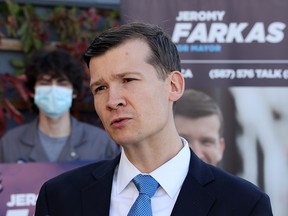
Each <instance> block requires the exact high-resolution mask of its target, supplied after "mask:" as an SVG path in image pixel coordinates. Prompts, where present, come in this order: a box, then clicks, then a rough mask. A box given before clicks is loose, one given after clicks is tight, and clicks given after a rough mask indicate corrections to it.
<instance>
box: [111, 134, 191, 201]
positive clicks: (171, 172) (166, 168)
mask: <svg viewBox="0 0 288 216" xmlns="http://www.w3.org/2000/svg"><path fill="white" fill-rule="evenodd" d="M181 140H182V143H183V148H182V149H181V150H180V151H179V152H178V154H177V155H176V156H175V157H173V158H172V159H170V160H169V161H167V162H166V163H165V164H163V165H162V166H160V167H159V168H157V169H156V170H154V171H153V172H151V173H150V175H151V176H152V177H153V178H154V179H155V180H156V181H157V182H158V183H159V184H160V186H161V187H162V188H163V189H164V190H165V192H166V193H167V194H168V195H169V196H170V197H171V198H173V197H174V196H176V194H177V192H178V191H179V190H180V188H181V186H182V184H183V182H184V180H185V178H186V176H187V173H188V169H189V162H190V150H189V145H188V142H187V141H186V140H185V139H184V138H182V137H181ZM140 173H141V172H140V171H139V170H138V169H137V168H136V167H135V166H134V165H133V164H132V163H131V162H130V161H129V160H128V158H127V157H126V155H125V152H124V150H123V149H122V153H121V159H120V163H119V167H118V174H117V180H116V182H117V183H116V191H117V193H121V192H122V191H123V190H124V189H125V187H126V186H127V185H128V184H129V183H130V182H131V180H132V179H133V178H134V177H135V176H136V175H138V174H140ZM175 176H177V178H175ZM171 179H173V181H171Z"/></svg>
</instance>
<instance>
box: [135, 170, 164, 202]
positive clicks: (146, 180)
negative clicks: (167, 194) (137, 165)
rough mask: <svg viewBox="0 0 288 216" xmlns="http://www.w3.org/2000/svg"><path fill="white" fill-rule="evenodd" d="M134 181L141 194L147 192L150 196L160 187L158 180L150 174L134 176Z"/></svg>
mask: <svg viewBox="0 0 288 216" xmlns="http://www.w3.org/2000/svg"><path fill="white" fill-rule="evenodd" d="M133 182H134V184H135V186H136V187H137V189H138V191H139V193H140V194H146V195H148V196H149V197H150V198H151V197H152V196H153V195H154V194H155V192H156V190H157V188H158V187H159V184H158V182H157V181H156V180H155V179H154V178H153V177H152V176H150V175H141V174H139V175H137V176H136V177H134V179H133Z"/></svg>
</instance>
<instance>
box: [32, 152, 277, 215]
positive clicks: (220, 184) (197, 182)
mask: <svg viewBox="0 0 288 216" xmlns="http://www.w3.org/2000/svg"><path fill="white" fill-rule="evenodd" d="M119 160H120V156H118V157H117V158H116V159H114V160H110V161H101V162H98V163H95V164H90V165H87V166H84V167H81V168H78V169H76V170H72V171H70V172H67V173H64V174H62V175H60V176H58V177H55V178H53V179H51V180H49V181H48V182H46V183H45V184H44V185H43V186H42V188H41V190H40V194H39V196H38V200H37V204H36V212H35V216H48V215H49V216H68V215H69V216H108V215H109V206H110V194H111V189H112V179H113V174H114V169H115V167H116V166H117V164H118V163H119ZM171 215H173V216H186V215H187V216H188V215H189V216H192V215H193V216H204V215H205V216H208V215H209V216H248V215H249V216H252V215H253V216H271V215H273V214H272V210H271V205H270V200H269V197H268V196H267V195H266V194H265V193H263V192H262V191H261V190H259V189H258V188H257V187H256V186H254V185H253V184H251V183H249V182H248V181H245V180H243V179H240V178H238V177H236V176H232V175H230V174H228V173H226V172H224V171H222V170H221V169H219V168H216V167H214V166H211V165H208V164H206V163H204V162H202V161H201V160H200V159H199V158H198V157H197V156H196V155H195V154H194V153H193V152H192V151H191V159H190V167H189V172H188V174H187V177H186V179H185V181H184V183H183V186H182V188H181V191H180V193H179V196H178V199H177V201H176V204H175V206H174V208H173V211H172V214H171ZM119 216H120V215H119Z"/></svg>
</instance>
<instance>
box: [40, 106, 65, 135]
mask: <svg viewBox="0 0 288 216" xmlns="http://www.w3.org/2000/svg"><path fill="white" fill-rule="evenodd" d="M38 128H39V130H41V131H42V132H43V133H44V134H46V135H47V136H49V137H65V136H69V135H70V133H71V119H70V113H69V111H67V112H65V113H64V114H63V115H62V116H61V117H59V118H57V119H51V118H48V117H47V116H45V115H44V114H43V113H39V125H38Z"/></svg>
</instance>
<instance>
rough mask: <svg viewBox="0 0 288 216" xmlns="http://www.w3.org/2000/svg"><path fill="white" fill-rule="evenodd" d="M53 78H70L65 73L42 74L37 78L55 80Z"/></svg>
mask: <svg viewBox="0 0 288 216" xmlns="http://www.w3.org/2000/svg"><path fill="white" fill-rule="evenodd" d="M53 79H56V80H58V79H61V80H63V79H64V80H68V77H66V76H65V75H57V74H41V75H39V76H38V78H37V80H53Z"/></svg>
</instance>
